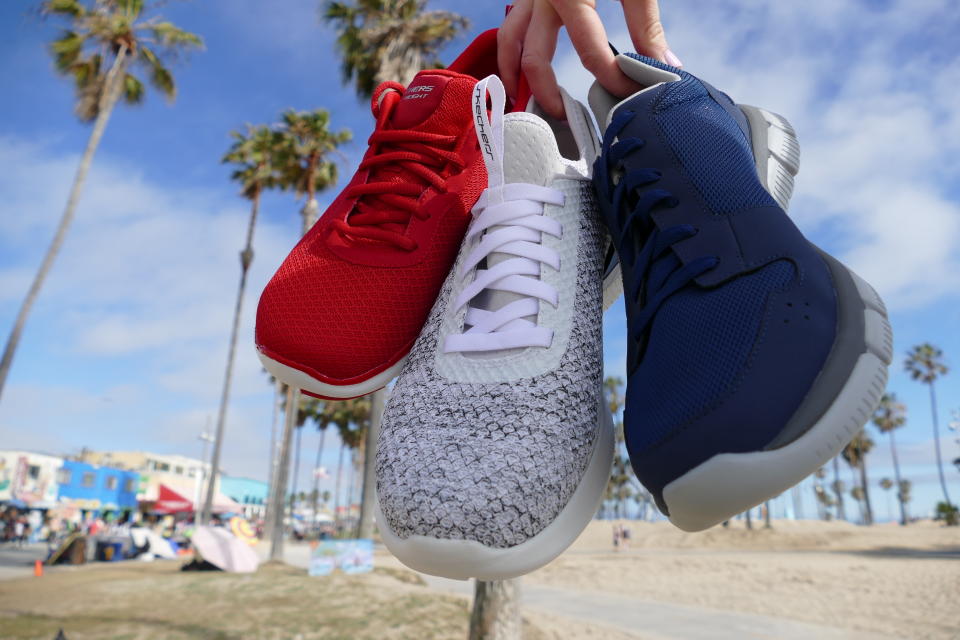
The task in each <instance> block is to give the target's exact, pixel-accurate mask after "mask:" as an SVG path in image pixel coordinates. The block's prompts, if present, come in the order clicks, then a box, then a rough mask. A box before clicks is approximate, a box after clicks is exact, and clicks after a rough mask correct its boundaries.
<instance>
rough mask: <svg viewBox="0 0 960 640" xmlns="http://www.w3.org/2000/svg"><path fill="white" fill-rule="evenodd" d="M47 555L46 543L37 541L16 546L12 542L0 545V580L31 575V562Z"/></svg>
mask: <svg viewBox="0 0 960 640" xmlns="http://www.w3.org/2000/svg"><path fill="white" fill-rule="evenodd" d="M46 557H47V544H46V543H45V542H37V543H33V544H27V545H24V546H23V547H18V546H16V545H14V544H12V543H4V544H2V545H0V580H12V579H13V578H24V577H26V576H32V575H33V563H34V562H35V561H37V560H43V559H45V558H46Z"/></svg>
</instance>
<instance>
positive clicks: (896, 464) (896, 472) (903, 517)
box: [890, 429, 907, 525]
mask: <svg viewBox="0 0 960 640" xmlns="http://www.w3.org/2000/svg"><path fill="white" fill-rule="evenodd" d="M890 455H891V456H893V476H894V477H895V478H896V479H897V502H899V503H900V524H901V525H906V524H907V505H906V504H904V502H903V493H902V492H901V490H900V487H901V486H902V483H901V480H900V461H899V460H898V459H897V442H896V440H894V439H893V430H892V429H891V431H890Z"/></svg>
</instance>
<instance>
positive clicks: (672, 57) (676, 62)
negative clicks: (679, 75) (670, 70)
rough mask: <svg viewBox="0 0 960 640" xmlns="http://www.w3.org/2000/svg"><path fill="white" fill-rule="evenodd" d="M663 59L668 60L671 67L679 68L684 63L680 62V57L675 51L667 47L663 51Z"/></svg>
mask: <svg viewBox="0 0 960 640" xmlns="http://www.w3.org/2000/svg"><path fill="white" fill-rule="evenodd" d="M663 61H664V62H666V63H667V64H668V65H670V66H671V67H677V68H678V69H679V68H680V67H682V66H683V63H682V62H680V58H678V57H677V54H675V53H674V52H673V51H670V49H667V50H666V51H664V52H663Z"/></svg>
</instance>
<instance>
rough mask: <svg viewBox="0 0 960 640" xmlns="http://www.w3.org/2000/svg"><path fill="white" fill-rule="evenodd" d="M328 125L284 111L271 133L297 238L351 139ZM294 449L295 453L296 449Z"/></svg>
mask: <svg viewBox="0 0 960 640" xmlns="http://www.w3.org/2000/svg"><path fill="white" fill-rule="evenodd" d="M329 122H330V115H329V114H328V113H327V112H326V111H325V110H323V109H318V110H316V111H312V112H305V111H304V112H300V111H294V110H288V111H286V112H284V114H283V116H282V122H281V124H280V126H279V127H277V128H276V129H275V135H276V136H277V140H278V142H277V145H276V148H275V152H276V153H275V155H276V163H277V167H278V172H279V178H278V186H279V187H280V188H282V189H284V190H288V189H292V190H294V191H295V192H296V194H297V195H298V196H306V198H307V201H306V203H305V205H304V207H303V209H301V211H300V217H301V227H300V235H301V236H303V235H306V233H307V231H309V230H310V228H311V227H312V226H313V224H314V222H316V220H317V216H318V215H319V209H320V208H319V205H318V204H317V200H316V195H317V192H318V191H322V190H323V189H326V188H327V187H330V186H332V185H333V184H334V183H335V182H336V180H337V167H336V165H335V164H334V163H332V162H330V161H329V160H328V156H329V154H331V153H333V152H335V151H336V149H337V147H338V146H339V145H340V144H342V143H343V142H346V141H347V140H349V139H350V137H351V134H350V132H349V131H348V130H346V129H344V130H341V131H340V132H338V133H331V132H330V131H329V130H328V126H329ZM299 398H300V390H299V389H295V388H293V387H290V388H288V389H287V406H291V407H292V406H298V405H299V402H300V400H299ZM295 428H296V427H295V425H294V421H293V416H292V414H291V415H289V416H287V419H286V420H285V421H284V425H283V436H282V437H281V438H280V453H279V455H278V456H277V466H278V472H277V473H276V475H277V476H278V481H279V480H283V482H281V483H279V484H278V485H277V487H276V492H275V495H276V496H280V495H282V493H280V492H282V491H283V488H284V487H285V485H286V481H285V478H286V474H287V473H288V470H289V467H290V445H291V440H292V437H291V436H292V432H293V430H294V429H295ZM297 449H298V451H299V445H298V447H297ZM298 455H299V453H298ZM271 515H272V516H273V518H274V520H277V519H279V520H280V522H281V524H282V515H281V514H280V513H278V512H274V513H272V514H271ZM274 529H275V530H276V531H278V532H279V534H278V535H276V536H273V537H271V541H270V545H271V558H274V559H280V558H281V557H282V555H283V528H282V526H281V527H279V528H278V527H274Z"/></svg>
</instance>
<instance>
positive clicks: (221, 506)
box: [150, 484, 243, 515]
mask: <svg viewBox="0 0 960 640" xmlns="http://www.w3.org/2000/svg"><path fill="white" fill-rule="evenodd" d="M195 510H196V507H195V505H194V504H193V500H189V499H187V498H185V497H184V496H183V495H182V494H181V493H179V492H178V491H175V490H173V489H171V488H170V487H168V486H167V485H165V484H161V485H160V490H159V494H158V495H157V500H156V502H154V504H153V508H152V509H150V511H153V512H156V513H160V514H163V515H167V514H172V513H189V512H192V511H195ZM242 510H243V507H242V506H241V505H240V504H239V503H237V502H235V501H233V500H231V499H230V498H228V497H227V496H225V495H223V494H222V493H219V492H218V493H217V495H216V496H214V500H213V511H214V513H240V512H241V511H242Z"/></svg>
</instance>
